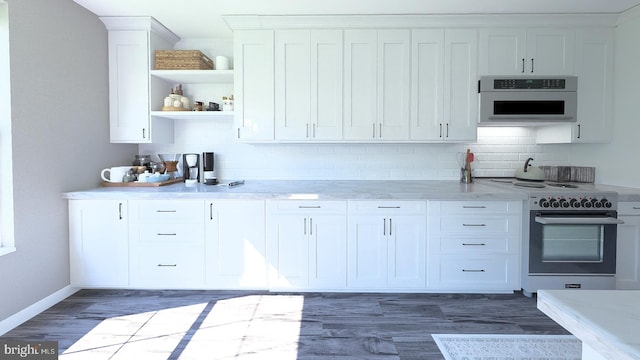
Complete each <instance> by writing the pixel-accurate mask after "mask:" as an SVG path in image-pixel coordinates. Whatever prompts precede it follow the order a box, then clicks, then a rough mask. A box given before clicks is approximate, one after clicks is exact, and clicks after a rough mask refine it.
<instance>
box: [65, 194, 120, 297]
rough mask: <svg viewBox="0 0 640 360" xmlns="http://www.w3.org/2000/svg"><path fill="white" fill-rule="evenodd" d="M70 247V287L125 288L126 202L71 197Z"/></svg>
mask: <svg viewBox="0 0 640 360" xmlns="http://www.w3.org/2000/svg"><path fill="white" fill-rule="evenodd" d="M69 247H70V256H69V257H70V267H71V285H72V286H79V287H127V286H128V285H129V238H128V212H127V202H126V201H118V200H70V201H69Z"/></svg>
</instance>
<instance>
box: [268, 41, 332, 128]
mask: <svg viewBox="0 0 640 360" xmlns="http://www.w3.org/2000/svg"><path fill="white" fill-rule="evenodd" d="M342 51H343V43H342V30H278V31H276V32H275V138H276V140H283V141H289V140H291V141H298V140H304V141H306V140H311V141H313V140H341V139H342Z"/></svg>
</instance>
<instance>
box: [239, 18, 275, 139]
mask: <svg viewBox="0 0 640 360" xmlns="http://www.w3.org/2000/svg"><path fill="white" fill-rule="evenodd" d="M233 54H234V64H235V79H234V85H235V104H234V110H235V123H236V131H237V133H236V138H237V139H238V140H240V141H270V140H273V138H274V49H273V30H241V31H234V33H233Z"/></svg>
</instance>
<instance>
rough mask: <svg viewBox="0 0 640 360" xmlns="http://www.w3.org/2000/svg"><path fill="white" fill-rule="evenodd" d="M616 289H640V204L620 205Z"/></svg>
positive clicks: (625, 203) (622, 203)
mask: <svg viewBox="0 0 640 360" xmlns="http://www.w3.org/2000/svg"><path fill="white" fill-rule="evenodd" d="M618 218H619V219H620V220H622V221H624V224H621V225H618V239H617V240H618V241H617V244H616V245H617V246H616V250H617V254H616V288H617V289H624V290H627V289H635V290H637V289H640V202H620V203H618Z"/></svg>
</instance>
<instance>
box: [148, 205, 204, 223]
mask: <svg viewBox="0 0 640 360" xmlns="http://www.w3.org/2000/svg"><path fill="white" fill-rule="evenodd" d="M137 204H138V217H139V219H140V220H141V221H144V222H172V221H180V222H203V221H204V218H203V217H204V209H203V206H202V201H199V200H144V201H139V202H137Z"/></svg>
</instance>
